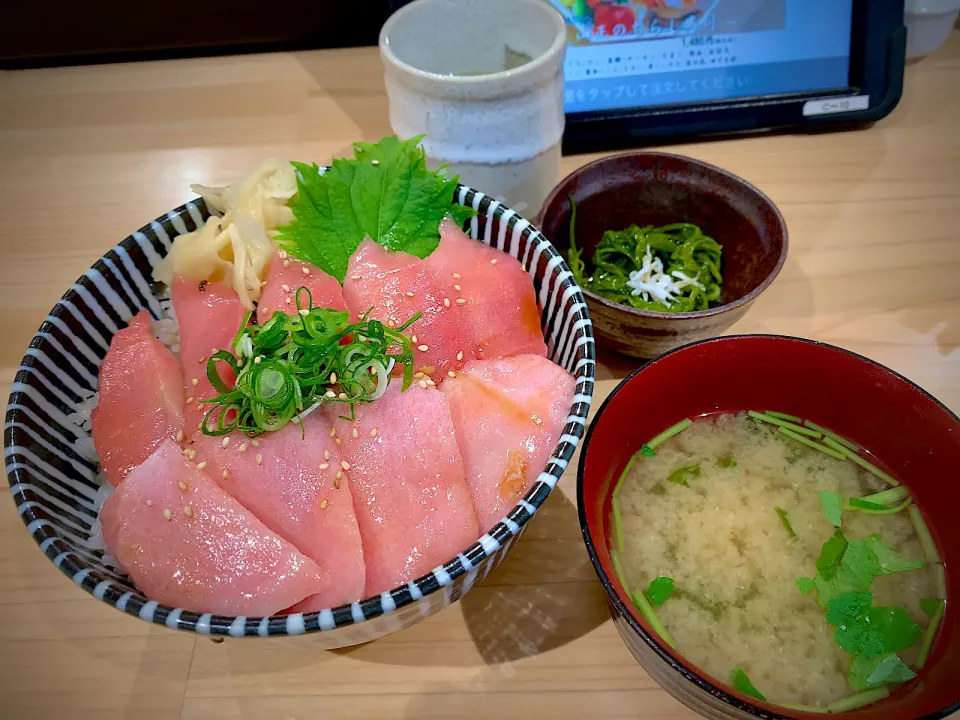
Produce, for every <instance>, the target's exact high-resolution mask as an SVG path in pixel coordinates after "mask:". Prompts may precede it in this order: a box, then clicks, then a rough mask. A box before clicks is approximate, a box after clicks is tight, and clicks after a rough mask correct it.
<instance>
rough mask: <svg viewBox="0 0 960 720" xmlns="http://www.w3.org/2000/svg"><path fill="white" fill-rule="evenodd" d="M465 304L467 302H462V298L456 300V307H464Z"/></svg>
mask: <svg viewBox="0 0 960 720" xmlns="http://www.w3.org/2000/svg"><path fill="white" fill-rule="evenodd" d="M466 302H467V301H466V300H464V299H463V298H457V305H465V304H466Z"/></svg>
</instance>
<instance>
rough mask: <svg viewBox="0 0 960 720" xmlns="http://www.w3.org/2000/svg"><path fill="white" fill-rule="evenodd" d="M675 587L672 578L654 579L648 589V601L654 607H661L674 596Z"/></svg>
mask: <svg viewBox="0 0 960 720" xmlns="http://www.w3.org/2000/svg"><path fill="white" fill-rule="evenodd" d="M675 587H676V586H675V585H674V582H673V578H671V577H665V576H663V577H658V578H654V579H653V580H652V581H651V582H650V585H649V586H648V587H647V599H648V600H649V601H650V604H651V605H653V606H654V607H660V606H661V605H663V604H664V603H665V602H666V601H667V599H668V598H669V597H670V596H671V595H673V591H674V589H675Z"/></svg>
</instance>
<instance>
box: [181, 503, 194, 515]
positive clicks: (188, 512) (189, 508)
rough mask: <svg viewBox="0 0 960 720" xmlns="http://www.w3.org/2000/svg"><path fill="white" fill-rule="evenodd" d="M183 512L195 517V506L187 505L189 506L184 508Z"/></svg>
mask: <svg viewBox="0 0 960 720" xmlns="http://www.w3.org/2000/svg"><path fill="white" fill-rule="evenodd" d="M183 514H184V515H186V516H187V517H193V508H192V507H190V506H189V505H187V506H186V507H185V508H184V509H183Z"/></svg>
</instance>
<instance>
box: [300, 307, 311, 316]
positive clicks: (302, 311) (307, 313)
mask: <svg viewBox="0 0 960 720" xmlns="http://www.w3.org/2000/svg"><path fill="white" fill-rule="evenodd" d="M299 312H300V314H301V315H309V314H310V311H309V310H307V309H306V308H300V310H299Z"/></svg>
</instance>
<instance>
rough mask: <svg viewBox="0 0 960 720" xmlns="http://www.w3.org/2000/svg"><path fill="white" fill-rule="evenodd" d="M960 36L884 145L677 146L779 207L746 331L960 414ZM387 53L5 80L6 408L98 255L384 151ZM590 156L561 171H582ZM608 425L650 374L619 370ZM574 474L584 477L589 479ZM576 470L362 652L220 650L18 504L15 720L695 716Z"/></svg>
mask: <svg viewBox="0 0 960 720" xmlns="http://www.w3.org/2000/svg"><path fill="white" fill-rule="evenodd" d="M958 117H960V32H957V31H954V33H953V35H952V37H951V38H950V39H949V41H948V42H947V44H946V45H945V46H943V47H941V48H940V50H938V51H937V52H936V54H935V55H933V56H931V57H929V58H927V59H925V60H924V61H922V62H920V63H918V64H916V65H912V66H911V67H909V68H908V69H907V77H906V90H905V93H904V97H903V100H902V102H901V103H900V106H899V107H898V108H897V109H896V111H895V112H894V113H893V114H892V115H891V116H890V117H889V118H887V119H886V120H883V121H882V122H880V123H878V124H877V125H876V126H875V127H873V128H871V129H868V130H864V131H858V132H849V133H840V134H825V135H819V136H789V135H788V136H779V137H774V136H769V137H757V138H753V139H737V140H726V141H722V142H711V143H700V144H691V145H686V146H682V147H680V148H676V147H675V148H672V149H675V150H679V152H683V153H686V154H689V155H693V156H695V157H698V158H702V159H704V160H707V161H709V162H712V163H715V164H717V165H720V166H722V167H725V168H727V169H729V170H731V171H733V172H735V173H737V174H739V175H741V176H743V177H745V178H746V179H747V180H749V181H750V182H752V183H754V184H755V185H757V186H758V187H759V188H760V189H762V190H763V191H764V192H766V193H768V194H769V195H770V196H771V197H772V198H773V199H774V201H775V202H776V203H777V204H778V205H779V207H780V209H781V210H782V211H783V214H784V216H785V217H786V220H787V224H788V225H789V229H790V256H789V258H788V260H787V264H786V267H785V268H784V269H783V272H782V273H781V274H780V277H779V279H778V280H777V281H776V282H775V283H774V284H773V286H772V287H771V288H770V289H769V290H767V292H766V293H765V294H764V295H763V296H762V297H761V298H760V299H759V300H758V301H757V302H756V304H755V305H754V307H753V309H752V310H751V311H750V313H749V314H748V315H747V316H746V318H744V319H743V320H742V321H741V322H740V323H739V324H738V325H736V326H735V327H734V328H733V331H734V332H739V333H750V332H777V333H787V334H793V335H800V336H804V337H809V338H815V339H817V340H823V341H826V342H830V343H834V344H837V345H840V346H842V347H846V348H850V349H851V350H855V351H857V352H860V353H863V354H865V355H867V356H869V357H871V358H873V359H875V360H878V361H879V362H881V363H884V364H886V365H888V366H890V367H892V368H893V369H895V370H897V371H899V372H901V373H903V374H904V375H906V376H907V377H909V378H911V379H912V380H915V381H916V382H918V383H920V384H921V385H922V386H923V387H925V388H926V389H927V390H929V391H930V392H932V393H933V394H935V395H936V396H938V397H939V398H940V399H941V400H942V401H943V402H945V403H946V404H947V405H948V406H949V407H950V408H952V409H953V410H954V411H958V410H960V352H957V348H958V345H960V238H958V233H957V226H958V221H960V213H958V210H960V123H958V120H957V118H958ZM389 131H390V128H389V126H388V124H387V101H386V97H385V95H384V90H383V84H382V80H381V71H380V64H379V60H378V58H377V55H376V51H375V50H374V49H372V48H362V49H353V50H336V51H324V52H304V53H294V54H276V55H260V56H245V57H228V58H215V59H200V60H180V61H167V62H156V63H140V64H129V65H113V66H101V67H83V68H67V69H50V70H31V71H23V72H8V73H4V74H0V248H2V251H3V255H2V259H0V298H2V302H0V332H2V342H0V383H2V386H0V390H2V391H3V392H4V395H6V394H7V393H8V391H9V384H10V382H11V380H12V378H13V375H14V372H15V369H16V367H17V365H18V364H19V362H20V358H21V357H22V355H23V352H24V350H25V348H26V347H27V344H28V343H29V341H30V338H31V337H32V335H33V333H34V331H35V330H36V329H37V327H38V326H39V324H40V322H41V320H42V319H43V317H44V316H45V314H46V312H47V311H48V309H49V308H50V307H51V306H52V305H53V303H54V302H55V301H56V300H57V299H58V298H59V297H60V295H61V294H62V293H63V291H64V289H65V288H66V287H67V286H68V285H69V284H70V283H72V282H73V281H74V280H75V279H76V278H77V277H78V276H79V275H80V274H81V273H82V272H83V271H84V270H85V269H86V268H87V267H88V266H89V265H90V264H91V263H92V262H93V261H94V260H95V259H96V258H97V257H98V256H99V255H100V254H101V253H102V252H104V251H105V250H107V249H108V248H109V247H111V246H112V245H113V244H115V243H116V242H118V241H119V240H120V239H121V238H123V237H124V236H125V235H127V234H128V233H129V232H131V231H132V230H134V229H136V228H138V227H140V226H141V225H143V224H144V223H145V222H147V221H149V220H150V219H152V218H154V217H156V216H157V215H159V214H161V213H163V212H165V211H166V210H168V209H170V208H172V207H175V206H177V205H179V204H181V203H182V202H184V201H185V200H186V199H187V198H188V197H190V195H191V193H190V189H189V184H190V183H191V182H197V181H204V182H205V183H207V184H217V183H226V182H229V181H230V180H231V179H233V178H235V177H237V176H238V175H239V174H240V173H241V172H243V171H244V170H246V169H249V168H251V167H253V166H254V165H256V164H257V163H258V162H259V161H260V160H261V159H263V158H264V157H266V156H280V157H290V158H296V159H300V160H315V161H318V162H324V161H326V160H328V159H329V158H330V157H331V156H332V155H335V154H340V153H343V152H344V151H345V150H347V149H348V148H349V145H350V143H351V142H352V141H355V140H360V139H364V140H376V139H378V138H379V137H381V136H382V135H384V134H387V133H388V132H389ZM591 159H593V157H591V156H579V157H569V158H565V159H564V161H563V165H564V167H563V169H564V172H569V171H571V170H573V169H574V168H575V167H577V166H579V165H580V164H582V163H585V162H587V161H588V160H591ZM600 359H601V364H600V366H599V367H598V372H599V377H600V382H599V383H598V385H597V395H596V397H595V400H594V402H595V407H596V406H599V404H600V401H601V400H602V399H603V397H604V396H605V395H606V393H608V392H609V391H610V390H611V389H612V388H613V387H614V386H615V385H616V383H617V381H618V380H619V379H620V378H622V377H623V376H624V375H625V374H626V373H627V372H628V371H629V370H630V369H631V363H630V362H629V361H627V360H625V359H622V358H615V357H611V356H608V355H603V354H601V358H600ZM571 467H575V463H571ZM575 482H576V479H575V476H574V472H573V471H570V472H568V473H567V475H566V477H565V478H564V479H563V482H561V484H560V486H559V489H560V492H556V493H554V494H553V495H552V496H551V497H550V499H549V501H548V502H547V503H546V505H545V506H544V508H543V509H542V510H541V511H540V513H538V516H537V519H536V520H535V521H534V523H533V524H532V526H531V528H530V530H529V531H528V532H527V534H526V535H525V538H524V540H523V542H521V543H520V544H519V545H518V546H517V547H516V548H515V549H514V550H513V551H512V552H511V554H510V556H509V557H508V558H507V560H506V561H505V562H504V563H503V564H502V565H501V566H500V567H499V568H498V569H497V570H496V571H495V572H493V573H492V574H491V575H490V576H489V577H488V578H487V579H486V580H485V581H484V582H483V583H481V584H479V585H478V586H477V587H475V588H474V589H473V590H472V591H471V592H470V593H469V594H468V595H467V596H466V597H465V598H464V599H463V600H462V601H461V602H460V603H458V604H457V605H454V606H453V607H451V608H449V609H447V610H445V611H444V612H442V613H440V614H439V615H435V616H433V617H431V618H429V619H427V620H426V621H424V622H422V623H421V624H419V625H417V626H416V627H414V628H411V629H409V630H407V631H405V632H401V633H399V634H395V635H392V636H389V637H386V638H383V639H381V640H378V641H377V642H374V643H371V644H368V645H366V646H363V647H358V648H353V649H347V650H342V651H336V652H325V651H322V650H318V649H316V648H313V647H311V643H310V640H309V638H300V639H297V640H287V641H283V640H252V641H247V642H242V641H241V642H238V641H234V642H229V641H228V642H225V643H223V644H219V645H218V644H214V643H213V642H211V641H209V640H207V639H198V638H196V637H194V636H193V635H189V634H186V633H178V632H174V631H171V630H167V629H163V628H158V627H155V626H150V625H147V624H146V623H144V622H141V621H140V620H137V619H135V618H132V617H129V616H126V615H122V614H121V613H118V612H117V611H116V610H113V609H111V608H110V607H108V606H107V605H104V604H102V603H100V602H98V601H97V600H94V599H93V598H92V597H90V596H89V595H87V594H86V593H84V592H83V591H81V590H80V589H78V588H77V587H75V586H74V585H73V584H72V583H71V582H70V581H69V580H68V579H67V578H66V577H64V576H63V575H61V573H60V572H59V571H58V570H56V569H55V568H54V567H53V565H52V564H51V563H50V562H49V561H47V560H46V559H45V558H44V557H43V555H42V554H41V553H40V550H39V549H38V548H37V547H36V546H35V545H34V543H33V541H32V540H31V539H30V537H29V536H28V535H27V533H26V532H25V530H24V527H23V525H22V523H21V522H20V519H19V518H18V516H17V513H16V512H15V509H14V506H13V503H11V502H7V501H0V717H3V718H30V719H39V718H71V719H72V718H98V719H101V718H128V717H129V718H138V720H147V719H150V718H157V719H159V718H179V717H182V718H191V719H193V718H195V719H198V720H199V719H201V718H203V719H207V718H277V719H292V718H298V719H307V718H309V719H313V718H323V719H324V720H338V719H340V718H367V717H375V718H377V719H378V720H389V719H392V718H417V719H418V720H419V719H428V718H466V717H469V718H494V717H495V718H540V717H543V718H547V717H549V718H550V720H567V719H568V718H569V719H571V720H573V719H577V720H580V719H581V718H648V719H651V720H652V719H654V718H662V719H666V718H671V719H674V718H690V717H695V716H694V714H693V713H692V712H690V711H689V710H687V709H686V708H684V707H683V706H682V705H680V704H679V703H678V702H676V701H675V700H673V699H672V698H671V697H670V696H669V695H667V693H666V692H664V691H663V690H661V689H660V688H659V687H658V686H657V685H656V684H655V683H654V682H653V681H652V680H651V679H650V678H649V677H647V675H646V674H645V673H644V672H643V671H642V670H641V669H640V667H639V666H638V665H637V664H636V663H635V662H634V661H633V659H632V657H631V656H630V654H629V653H628V652H627V650H626V648H625V647H624V646H623V644H622V643H621V642H620V639H619V637H618V635H617V633H616V631H615V630H614V628H613V625H612V623H611V622H610V620H609V616H608V614H607V610H606V605H605V601H604V596H603V593H602V591H601V588H600V585H599V583H598V581H597V579H596V577H595V575H594V572H593V570H592V568H591V566H590V563H589V561H588V558H587V554H586V551H585V550H584V547H583V544H582V541H581V536H580V530H579V527H578V523H577V514H576V509H575V504H574V503H575V500H574V495H575V493H574V489H575Z"/></svg>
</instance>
